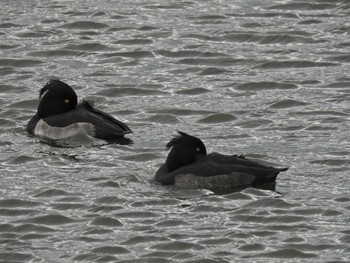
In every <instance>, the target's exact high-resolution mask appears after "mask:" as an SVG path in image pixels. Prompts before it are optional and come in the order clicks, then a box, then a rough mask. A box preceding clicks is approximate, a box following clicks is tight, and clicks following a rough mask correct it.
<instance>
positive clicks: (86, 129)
mask: <svg viewBox="0 0 350 263" xmlns="http://www.w3.org/2000/svg"><path fill="white" fill-rule="evenodd" d="M94 131H95V127H94V125H92V124H91V123H88V122H77V123H73V124H71V125H68V126H66V127H51V126H50V125H48V124H47V123H46V122H44V121H43V120H40V121H38V123H37V124H36V126H35V129H34V134H35V135H38V136H42V137H46V138H50V139H54V140H59V139H64V138H68V137H72V136H75V135H78V134H89V135H93V134H94Z"/></svg>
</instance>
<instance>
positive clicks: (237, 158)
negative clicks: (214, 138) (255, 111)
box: [154, 131, 288, 189]
mask: <svg viewBox="0 0 350 263" xmlns="http://www.w3.org/2000/svg"><path fill="white" fill-rule="evenodd" d="M166 148H167V149H171V150H170V152H169V154H168V156H167V158H166V161H165V163H164V164H162V165H161V166H160V168H159V169H158V171H157V172H156V174H155V177H154V178H155V180H156V181H157V182H159V183H161V184H162V185H176V186H180V187H189V188H193V187H199V188H205V189H228V188H230V189H233V188H245V187H250V186H252V187H254V186H259V185H264V184H268V183H274V182H275V180H276V178H277V175H278V174H279V173H280V172H283V171H286V170H288V168H274V167H272V166H266V165H263V164H260V163H258V162H255V161H252V160H249V159H247V158H245V157H244V156H243V155H224V154H220V153H216V152H213V153H210V154H207V150H206V147H205V145H204V143H203V142H202V140H201V139H199V138H197V137H195V136H191V135H189V134H187V133H184V132H181V131H178V136H175V137H174V138H172V139H171V140H170V141H169V142H168V143H167V145H166Z"/></svg>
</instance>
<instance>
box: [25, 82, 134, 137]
mask: <svg viewBox="0 0 350 263" xmlns="http://www.w3.org/2000/svg"><path fill="white" fill-rule="evenodd" d="M26 129H27V132H28V133H30V134H32V135H36V136H40V137H45V138H48V139H53V140H59V139H65V138H69V137H72V136H75V135H78V134H87V135H90V136H92V137H95V138H98V139H103V140H111V141H113V140H117V139H120V138H122V137H123V136H124V135H125V134H128V133H132V131H131V129H130V128H129V127H128V126H127V125H126V124H125V123H123V122H121V121H119V120H117V119H116V118H114V117H113V116H111V115H109V114H107V113H105V112H103V111H100V110H98V109H95V108H94V107H93V106H92V105H91V104H90V103H89V102H87V101H83V102H81V103H79V104H78V97H77V94H76V93H75V91H74V90H73V88H72V87H70V86H69V85H68V84H66V83H64V82H62V81H60V80H50V81H49V82H47V83H46V85H45V86H44V87H43V88H42V89H41V90H40V94H39V106H38V110H37V113H36V114H35V115H34V116H33V117H32V118H31V119H30V121H29V123H28V124H27V127H26Z"/></svg>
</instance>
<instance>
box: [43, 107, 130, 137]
mask: <svg viewBox="0 0 350 263" xmlns="http://www.w3.org/2000/svg"><path fill="white" fill-rule="evenodd" d="M44 121H45V122H46V123H47V124H49V125H50V126H55V127H65V126H68V125H70V124H73V123H77V122H87V123H91V124H92V125H94V127H95V132H94V137H96V138H99V139H103V140H114V139H118V138H120V137H122V136H124V135H125V134H128V133H132V131H131V129H130V128H129V127H128V126H127V125H126V124H125V123H123V122H121V121H119V120H117V119H115V118H114V117H113V116H111V115H109V114H108V113H105V112H103V111H100V110H97V109H95V108H93V107H92V106H91V105H90V104H89V103H88V102H87V101H83V103H81V104H79V105H78V106H77V108H76V109H75V110H73V111H69V112H66V113H62V114H57V115H54V116H49V117H46V118H45V119H44Z"/></svg>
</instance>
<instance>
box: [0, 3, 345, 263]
mask: <svg viewBox="0 0 350 263" xmlns="http://www.w3.org/2000/svg"><path fill="white" fill-rule="evenodd" d="M349 15H350V2H349V1H347V0H314V1H306V0H304V1H303V0H290V1H288V0H286V1H275V0H259V1H257V0H247V1H228V0H227V1H226V0H223V1H191V0H190V1H158V0H155V1H144V0H138V1H82V0H78V1H77V0H76V1H70V0H66V1H61V0H57V1H45V0H39V1H24V0H23V1H22V0H19V1H10V0H3V1H1V5H0V56H1V58H0V76H1V79H0V93H1V96H0V104H1V110H0V127H1V130H0V174H1V188H0V260H1V262H349V260H350V256H349V255H350V248H349V247H350V227H349V225H350V224H349V221H350V211H349V210H350V190H349V183H350V182H349V168H350V165H349V156H350V143H349V142H350V135H349V134H350V125H349V117H350V95H349V94H350V65H349V64H350V52H349V51H350V22H349ZM50 78H60V79H61V80H63V81H65V82H67V83H68V84H70V85H72V86H73V87H74V89H75V90H76V91H77V93H78V95H79V97H80V98H87V99H89V100H94V101H95V106H96V107H97V108H99V109H102V110H105V111H107V112H109V113H111V114H113V115H114V116H116V117H117V118H118V119H120V120H122V121H124V122H125V123H127V124H128V125H129V126H130V127H131V129H133V131H134V134H132V135H131V136H129V137H130V138H131V139H132V140H133V144H131V145H117V144H108V143H105V142H103V141H99V140H92V139H89V138H75V139H74V140H68V141H66V142H62V143H61V142H60V143H58V144H52V143H50V142H47V141H43V140H40V139H37V138H33V137H31V136H28V135H27V134H26V132H25V130H24V127H25V125H26V123H27V122H28V120H29V119H30V117H31V116H32V115H33V114H34V113H35V111H36V107H37V103H38V91H39V89H40V88H41V87H42V86H43V85H44V84H45V83H46V82H47V81H48V80H49V79H50ZM175 130H182V131H185V132H188V133H191V134H193V135H196V136H199V137H200V138H202V139H203V141H204V142H205V143H206V145H207V148H208V150H209V151H218V152H222V153H225V154H241V153H244V154H246V155H247V156H248V157H250V158H255V159H258V160H261V161H265V162H269V163H272V164H274V165H277V166H289V167H290V169H289V170H288V171H287V172H284V173H281V174H280V175H279V176H278V178H277V183H276V186H275V188H274V189H255V188H247V189H244V190H241V191H236V192H228V193H213V192H211V191H209V190H205V189H180V188H174V187H163V186H160V185H158V184H157V183H155V182H154V181H153V176H154V174H155V172H156V170H157V169H158V167H159V166H160V165H161V164H162V162H163V161H164V159H165V157H166V155H167V152H166V151H165V146H164V145H165V144H166V143H167V141H169V140H170V139H171V137H172V136H173V135H174V134H175ZM79 145H82V146H79Z"/></svg>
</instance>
